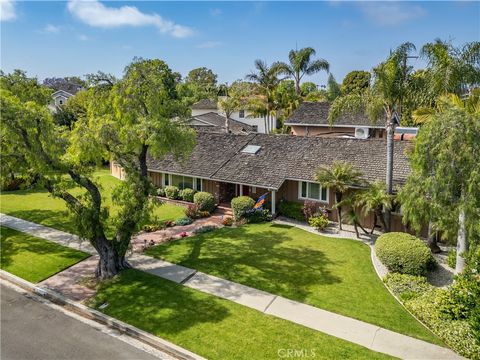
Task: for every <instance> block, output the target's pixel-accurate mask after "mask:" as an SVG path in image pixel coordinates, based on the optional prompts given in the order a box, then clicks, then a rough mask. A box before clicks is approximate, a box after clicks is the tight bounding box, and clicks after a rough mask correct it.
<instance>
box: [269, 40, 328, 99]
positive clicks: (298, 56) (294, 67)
mask: <svg viewBox="0 0 480 360" xmlns="http://www.w3.org/2000/svg"><path fill="white" fill-rule="evenodd" d="M315 54H316V52H315V49H313V48H311V47H306V48H303V49H300V50H290V52H289V53H288V60H289V63H288V64H287V63H284V62H277V63H275V64H274V66H276V67H278V68H279V69H280V71H281V73H282V74H285V75H287V76H288V77H290V78H292V79H293V81H295V91H296V93H297V95H300V92H301V90H300V82H301V80H302V78H303V76H304V75H313V74H315V73H317V72H319V71H322V70H325V71H326V72H327V73H328V72H329V70H330V64H329V63H328V61H327V60H325V59H317V60H313V59H312V56H314V55H315Z"/></svg>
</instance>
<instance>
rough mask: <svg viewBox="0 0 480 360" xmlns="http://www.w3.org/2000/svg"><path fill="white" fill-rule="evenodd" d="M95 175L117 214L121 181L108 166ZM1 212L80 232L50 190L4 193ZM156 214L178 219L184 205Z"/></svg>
mask: <svg viewBox="0 0 480 360" xmlns="http://www.w3.org/2000/svg"><path fill="white" fill-rule="evenodd" d="M95 176H96V178H97V180H98V182H99V183H100V185H101V187H102V194H103V196H104V199H105V205H106V206H108V207H110V210H111V211H112V212H113V213H115V212H116V211H117V208H116V207H114V206H113V205H112V200H111V192H112V190H113V188H114V187H115V186H116V185H117V184H118V183H119V182H120V180H118V179H117V178H115V177H113V176H111V175H110V173H109V170H108V169H102V170H98V171H96V172H95ZM81 191H82V190H81V189H80V188H74V189H73V191H72V192H73V193H74V194H77V195H78V194H80V193H81ZM0 211H1V212H2V213H4V214H8V215H12V216H15V217H18V218H21V219H25V220H29V221H33V222H35V223H38V224H42V225H46V226H50V227H52V228H55V229H58V230H63V231H66V232H69V233H74V234H75V233H77V230H76V228H75V224H74V222H73V220H72V218H71V217H70V216H69V215H68V212H67V207H66V206H65V202H64V201H63V200H61V199H58V198H53V197H52V196H50V194H49V193H48V191H46V190H20V191H9V192H2V194H1V195H0ZM155 215H157V216H158V217H159V219H160V220H175V219H178V218H179V217H182V216H184V215H185V213H184V208H183V207H181V206H177V205H173V204H167V203H164V204H162V205H160V206H158V207H157V208H156V209H155Z"/></svg>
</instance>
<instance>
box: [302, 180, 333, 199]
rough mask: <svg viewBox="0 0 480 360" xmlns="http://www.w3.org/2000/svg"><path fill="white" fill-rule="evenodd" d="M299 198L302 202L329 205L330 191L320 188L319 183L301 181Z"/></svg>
mask: <svg viewBox="0 0 480 360" xmlns="http://www.w3.org/2000/svg"><path fill="white" fill-rule="evenodd" d="M298 198H299V199H302V200H314V201H320V202H324V203H328V202H329V201H328V189H327V188H324V187H322V186H320V184H319V183H315V182H310V181H299V182H298Z"/></svg>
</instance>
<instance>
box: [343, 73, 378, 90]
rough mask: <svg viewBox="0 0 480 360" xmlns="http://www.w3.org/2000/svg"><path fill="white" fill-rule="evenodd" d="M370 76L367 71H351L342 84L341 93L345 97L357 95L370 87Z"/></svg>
mask: <svg viewBox="0 0 480 360" xmlns="http://www.w3.org/2000/svg"><path fill="white" fill-rule="evenodd" d="M371 77H372V76H371V74H370V73H369V72H368V71H361V70H360V71H359V70H355V71H351V72H349V73H348V74H347V75H346V76H345V77H344V78H343V82H342V93H343V94H345V95H348V94H351V93H359V92H362V91H363V90H365V89H367V88H368V87H369V86H370V79H371Z"/></svg>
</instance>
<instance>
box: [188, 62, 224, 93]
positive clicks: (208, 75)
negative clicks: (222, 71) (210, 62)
mask: <svg viewBox="0 0 480 360" xmlns="http://www.w3.org/2000/svg"><path fill="white" fill-rule="evenodd" d="M185 82H186V83H190V84H195V85H198V86H200V87H204V88H207V87H215V86H217V74H215V73H214V72H213V71H212V70H211V69H207V68H206V67H200V68H196V69H193V70H190V72H189V73H188V75H187V77H186V78H185Z"/></svg>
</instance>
